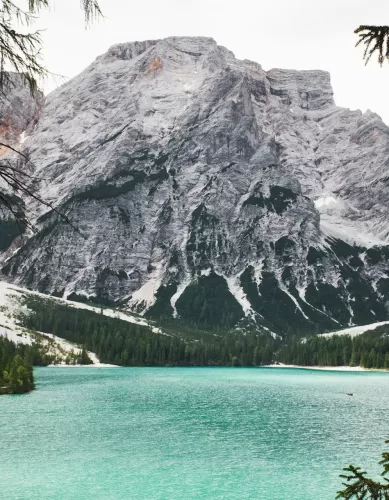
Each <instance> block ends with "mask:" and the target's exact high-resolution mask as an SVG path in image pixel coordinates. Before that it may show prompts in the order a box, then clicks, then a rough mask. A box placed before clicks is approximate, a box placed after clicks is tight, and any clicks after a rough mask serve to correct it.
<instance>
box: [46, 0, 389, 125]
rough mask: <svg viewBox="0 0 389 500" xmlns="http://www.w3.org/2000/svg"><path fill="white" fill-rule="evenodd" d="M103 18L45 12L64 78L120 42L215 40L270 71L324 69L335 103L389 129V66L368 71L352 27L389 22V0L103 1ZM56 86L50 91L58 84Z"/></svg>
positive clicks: (57, 8)
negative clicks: (372, 116)
mask: <svg viewBox="0 0 389 500" xmlns="http://www.w3.org/2000/svg"><path fill="white" fill-rule="evenodd" d="M100 5H101V7H102V10H103V13H104V14H105V16H106V17H105V19H104V20H100V21H99V22H98V23H95V24H94V25H93V26H92V27H90V28H89V29H88V30H85V26H84V20H83V16H82V12H81V10H80V0H54V2H53V7H52V9H51V11H49V12H45V13H43V14H42V16H41V19H40V21H39V27H40V28H45V29H46V31H45V33H44V41H45V51H44V61H45V63H46V65H47V66H48V68H49V69H50V70H51V71H52V72H54V73H58V74H61V75H64V76H66V77H72V76H75V75H76V74H78V73H80V72H81V71H82V70H83V69H84V68H85V67H86V66H87V65H88V64H90V63H91V62H92V61H93V59H95V57H97V56H98V55H99V54H101V53H104V52H106V50H107V49H108V47H110V46H111V45H113V44H115V43H119V42H129V41H134V40H147V39H157V38H164V37H167V36H179V35H187V36H195V35H203V36H210V37H213V38H214V39H215V40H216V41H217V42H218V44H219V45H224V46H225V47H227V48H228V49H230V50H232V51H233V52H234V53H235V55H236V56H237V57H238V58H240V59H251V60H253V61H257V62H259V63H260V64H261V65H262V66H263V68H264V69H266V70H268V69H271V68H276V67H278V68H293V69H324V70H327V71H329V72H330V73H331V77H332V85H333V88H334V92H335V100H336V103H337V104H338V105H340V106H344V107H349V108H352V109H356V108H359V109H362V110H363V111H365V110H366V109H371V110H372V111H375V112H376V113H378V114H379V115H380V116H381V117H382V118H383V119H384V121H385V122H386V123H387V124H389V92H388V89H389V63H388V62H386V63H385V65H384V66H383V68H380V67H379V66H378V64H377V63H376V60H374V61H373V60H372V61H371V62H370V63H369V65H368V66H366V67H365V66H364V62H363V61H362V58H361V50H358V49H355V48H354V44H355V42H356V35H354V34H353V30H354V29H355V28H356V27H357V26H359V25H360V24H380V25H382V24H386V25H388V24H389V0H267V1H263V0H257V1H254V0H233V1H232V0H223V1H221V0H196V1H192V0H147V1H139V0H100ZM57 84H58V81H57ZM55 85H56V83H55V81H51V82H49V83H48V84H47V85H46V90H51V89H53V88H54V87H55Z"/></svg>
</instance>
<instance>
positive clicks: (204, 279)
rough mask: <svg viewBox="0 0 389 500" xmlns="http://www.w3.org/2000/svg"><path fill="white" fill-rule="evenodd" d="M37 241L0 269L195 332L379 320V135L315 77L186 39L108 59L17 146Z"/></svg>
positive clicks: (384, 295) (51, 106)
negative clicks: (32, 179) (28, 175)
mask: <svg viewBox="0 0 389 500" xmlns="http://www.w3.org/2000/svg"><path fill="white" fill-rule="evenodd" d="M24 151H25V152H26V153H28V154H29V155H30V157H31V158H32V160H33V163H34V165H36V171H35V172H34V175H35V176H37V177H39V178H40V179H42V182H41V183H40V184H38V185H36V186H35V188H36V189H38V192H40V194H41V195H42V196H45V197H46V199H48V200H49V201H51V202H52V203H54V204H55V206H56V207H57V208H58V209H59V210H61V211H63V212H65V213H66V214H67V216H68V217H69V218H71V220H72V221H73V223H74V224H75V225H76V226H77V227H78V228H79V232H75V231H74V230H73V229H72V228H71V227H69V226H68V225H67V224H65V223H63V222H62V221H61V220H60V219H59V218H58V216H57V215H56V213H54V212H50V211H46V209H42V207H31V208H35V209H36V210H37V211H38V213H39V218H38V220H37V224H38V227H39V228H40V231H39V232H38V234H37V235H35V236H33V237H32V238H30V239H29V240H28V241H27V242H26V243H25V244H24V245H22V246H21V248H20V249H19V251H18V252H17V253H16V254H15V255H11V254H10V252H9V253H7V251H5V253H4V267H3V272H4V273H5V274H6V275H7V276H8V277H9V279H11V280H14V281H16V282H18V283H20V284H23V285H27V286H28V287H30V288H33V289H37V290H39V291H42V292H45V293H52V294H56V295H61V296H63V297H68V298H73V299H77V300H88V301H95V302H99V303H101V302H105V303H110V304H115V303H120V304H122V306H125V307H128V308H131V309H132V310H136V311H138V312H141V313H142V314H146V315H149V316H150V317H153V318H156V319H159V320H161V321H176V322H182V323H185V324H191V325H195V326H196V327H199V328H205V329H214V328H219V329H220V328H221V329H224V330H228V329H229V328H258V329H262V330H263V331H269V332H273V334H279V335H287V334H291V333H295V334H296V333H301V334H309V333H313V332H318V331H325V330H331V329H335V328H337V329H339V327H340V326H344V325H349V324H350V325H351V324H362V323H373V322H375V321H379V320H381V319H386V318H387V316H388V310H387V303H388V301H389V266H388V265H387V257H388V255H389V254H388V251H387V248H388V247H387V246H386V245H387V243H388V240H387V239H388V236H389V225H388V222H387V221H388V216H389V214H388V210H389V208H388V207H389V199H388V197H389V194H388V190H387V177H388V176H389V173H388V168H389V163H388V158H389V129H388V127H386V126H385V125H384V124H383V122H382V121H381V120H380V118H379V117H378V116H377V115H375V114H374V113H365V114H362V113H361V112H359V111H350V110H348V109H343V108H340V107H338V106H336V105H335V103H334V101H333V92H332V88H331V84H330V77H329V74H328V73H326V72H323V71H294V70H281V69H274V70H271V71H268V72H266V71H264V70H263V69H262V67H261V66H260V65H259V64H257V63H254V62H251V61H247V60H245V61H241V60H238V59H236V58H235V57H234V55H233V54H232V52H230V51H228V50H227V49H225V48H223V47H220V46H218V45H217V44H216V42H215V41H214V40H212V39H209V38H203V37H195V38H189V37H170V38H167V39H164V40H154V41H145V42H133V43H128V44H119V45H115V46H114V47H111V48H110V49H109V50H108V52H107V53H106V54H104V55H102V56H100V57H98V58H97V59H96V60H95V61H94V62H93V63H92V64H91V65H90V66H89V67H88V68H87V69H86V70H85V71H84V72H83V73H81V74H80V75H78V76H77V77H75V78H74V79H73V80H71V81H69V82H67V83H66V84H65V85H63V86H62V87H60V88H59V89H57V90H56V91H54V92H53V93H51V94H50V95H49V96H48V97H47V99H46V102H45V106H44V108H43V110H42V112H41V114H40V118H39V121H38V123H37V125H36V126H35V128H34V131H33V133H32V134H31V135H30V136H29V137H28V139H27V140H26V142H25V143H24Z"/></svg>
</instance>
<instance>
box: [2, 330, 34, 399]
mask: <svg viewBox="0 0 389 500" xmlns="http://www.w3.org/2000/svg"><path fill="white" fill-rule="evenodd" d="M41 362H42V360H41V356H40V354H39V352H38V350H37V348H36V347H33V346H27V345H23V344H15V343H14V342H11V341H10V340H8V339H7V338H4V337H0V394H20V393H23V392H29V391H31V390H32V389H33V388H34V375H33V371H32V365H33V364H41Z"/></svg>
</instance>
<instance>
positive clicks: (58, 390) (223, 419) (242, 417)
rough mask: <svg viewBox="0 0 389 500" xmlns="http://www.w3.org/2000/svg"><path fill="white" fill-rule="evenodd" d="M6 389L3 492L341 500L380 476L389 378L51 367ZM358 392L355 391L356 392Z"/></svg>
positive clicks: (12, 497)
mask: <svg viewBox="0 0 389 500" xmlns="http://www.w3.org/2000/svg"><path fill="white" fill-rule="evenodd" d="M35 374H36V382H37V390H36V391H34V392H32V393H31V394H27V395H22V396H1V397H0V426H1V427H0V429H1V435H0V436H1V440H0V498H1V499H7V500H16V499H18V500H19V499H20V500H27V499H37V500H38V499H39V500H42V499H60V500H62V499H64V500H65V499H75V500H84V499H115V500H116V499H129V500H199V499H202V500H203V499H204V500H212V499H235V500H244V499H250V500H251V499H253V500H255V499H259V500H313V499H317V500H327V499H328V500H333V499H334V498H335V495H336V491H337V490H338V489H339V487H340V486H341V482H340V480H339V478H338V474H339V473H340V472H341V469H342V467H343V466H346V465H348V464H350V463H353V464H357V465H361V466H362V467H366V468H368V470H372V469H373V470H374V471H375V472H377V470H378V469H377V466H376V463H377V462H378V459H379V458H380V453H381V452H382V451H383V448H384V444H383V443H384V440H385V439H386V438H388V437H389V418H388V415H389V374H386V373H363V372H362V373H358V372H357V373H353V372H348V373H345V372H324V371H308V370H298V369H266V368H262V369H255V368H252V369H250V368H247V369H246V368H39V369H36V371H35ZM348 392H352V393H354V396H353V397H349V396H347V395H346V393H348Z"/></svg>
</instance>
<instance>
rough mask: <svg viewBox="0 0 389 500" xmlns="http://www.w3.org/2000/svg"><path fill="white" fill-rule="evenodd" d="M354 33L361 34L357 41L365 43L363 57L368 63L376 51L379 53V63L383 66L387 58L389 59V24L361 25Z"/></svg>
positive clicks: (358, 43)
mask: <svg viewBox="0 0 389 500" xmlns="http://www.w3.org/2000/svg"><path fill="white" fill-rule="evenodd" d="M354 33H356V34H357V35H358V36H359V40H358V41H357V43H356V47H358V45H360V44H363V45H365V51H364V53H363V59H364V60H365V64H367V63H368V62H369V61H370V59H371V57H372V55H373V54H374V53H378V64H379V65H380V66H382V64H383V63H384V61H385V59H387V60H388V61H389V26H365V25H362V26H359V28H357V29H356V30H355V31H354Z"/></svg>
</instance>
